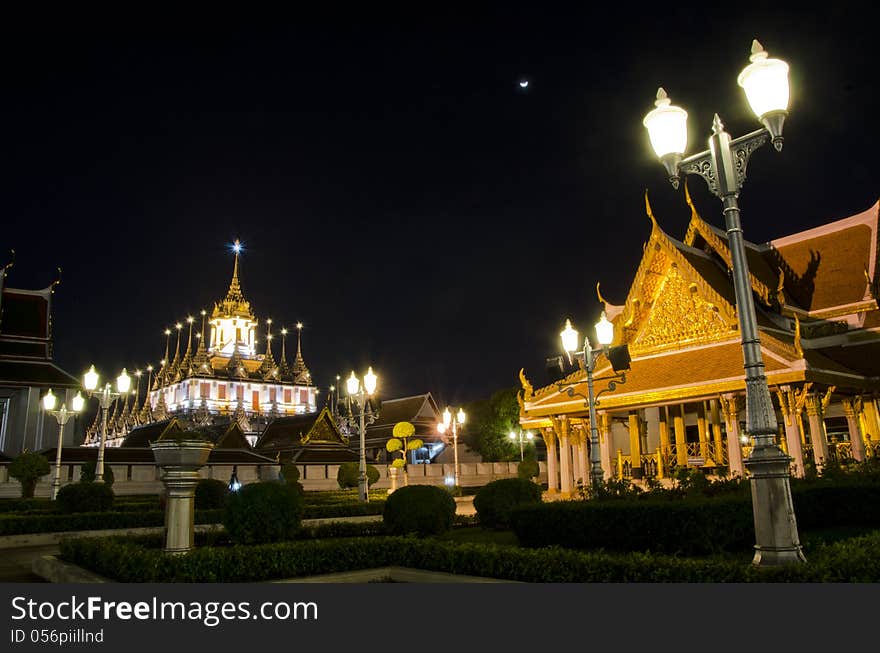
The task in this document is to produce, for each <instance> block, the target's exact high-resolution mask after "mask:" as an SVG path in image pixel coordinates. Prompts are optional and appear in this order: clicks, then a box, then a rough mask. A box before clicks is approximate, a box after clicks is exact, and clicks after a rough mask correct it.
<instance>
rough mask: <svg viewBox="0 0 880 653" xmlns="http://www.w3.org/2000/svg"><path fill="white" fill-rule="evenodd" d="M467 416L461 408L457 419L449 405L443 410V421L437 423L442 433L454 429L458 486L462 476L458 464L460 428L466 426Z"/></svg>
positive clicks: (454, 467) (455, 468)
mask: <svg viewBox="0 0 880 653" xmlns="http://www.w3.org/2000/svg"><path fill="white" fill-rule="evenodd" d="M466 418H467V416H466V415H465V412H464V409H463V408H459V409H458V413H456V415H455V419H452V413H451V412H450V411H449V407H448V406H447V407H446V409H445V410H444V411H443V423H442V424H438V425H437V430H438V431H440V433H441V434H443V433H446V431H448V430H449V429H450V428H451V429H452V451H453V456H454V465H453V471H454V481H455V487H458V480H459V477H460V476H461V470H460V468H459V466H458V430H459V428H461V427H462V426H464V421H465V419H466Z"/></svg>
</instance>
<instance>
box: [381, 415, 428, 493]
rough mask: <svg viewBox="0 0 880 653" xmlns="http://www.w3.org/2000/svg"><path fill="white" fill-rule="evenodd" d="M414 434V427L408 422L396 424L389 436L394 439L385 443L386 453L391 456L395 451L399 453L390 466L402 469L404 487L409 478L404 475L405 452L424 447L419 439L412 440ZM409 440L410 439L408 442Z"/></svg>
mask: <svg viewBox="0 0 880 653" xmlns="http://www.w3.org/2000/svg"><path fill="white" fill-rule="evenodd" d="M415 432H416V427H415V426H413V425H412V424H410V423H409V422H398V423H397V424H395V425H394V429H393V430H392V431H391V435H393V436H394V437H392V438H389V439H388V442H386V443H385V450H386V451H388V453H392V454H393V453H394V452H396V451H399V452H400V458H395V459H394V461H393V462H392V463H391V466H392V467H397V468H398V469H403V484H404V485H409V478H408V477H407V474H406V452H407V451H415V450H416V449H421V448H422V445H424V442H422V441H421V440H420V439H419V438H413V435H415ZM410 438H412V439H411V440H410Z"/></svg>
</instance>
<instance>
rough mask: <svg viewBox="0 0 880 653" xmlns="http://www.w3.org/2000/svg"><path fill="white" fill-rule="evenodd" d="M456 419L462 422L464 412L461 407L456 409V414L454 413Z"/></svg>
mask: <svg viewBox="0 0 880 653" xmlns="http://www.w3.org/2000/svg"><path fill="white" fill-rule="evenodd" d="M456 419H457V420H458V423H459V424H464V420H465V414H464V409H463V408H459V409H458V415H456Z"/></svg>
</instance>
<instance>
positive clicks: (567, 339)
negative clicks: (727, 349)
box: [559, 319, 578, 353]
mask: <svg viewBox="0 0 880 653" xmlns="http://www.w3.org/2000/svg"><path fill="white" fill-rule="evenodd" d="M559 336H560V337H561V338H562V348H563V349H564V350H565V351H567V352H568V353H571V352H573V351H574V350H575V349H577V347H578V332H577V329H575V328H574V327H573V326H571V320H569V319H566V320H565V328H564V329H563V330H562V331H561V332H560V334H559Z"/></svg>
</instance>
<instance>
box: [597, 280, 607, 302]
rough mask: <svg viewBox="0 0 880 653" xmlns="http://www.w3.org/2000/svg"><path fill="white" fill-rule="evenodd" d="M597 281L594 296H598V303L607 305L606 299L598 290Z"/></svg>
mask: <svg viewBox="0 0 880 653" xmlns="http://www.w3.org/2000/svg"><path fill="white" fill-rule="evenodd" d="M599 283H600V282H599V281H597V282H596V296H597V297H598V298H599V303H600V304H605V305H606V306H607V305H608V300H606V299H605V298H604V297H603V296H602V292H601V291H600V290H599Z"/></svg>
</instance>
